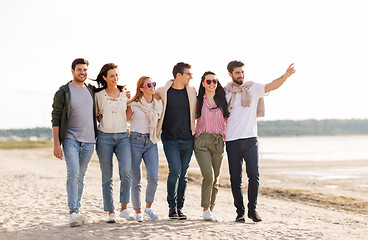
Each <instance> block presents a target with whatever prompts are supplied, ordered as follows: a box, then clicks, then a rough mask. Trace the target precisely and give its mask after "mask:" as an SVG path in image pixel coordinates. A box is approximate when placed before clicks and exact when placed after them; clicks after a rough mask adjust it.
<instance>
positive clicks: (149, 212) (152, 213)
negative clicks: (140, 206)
mask: <svg viewBox="0 0 368 240" xmlns="http://www.w3.org/2000/svg"><path fill="white" fill-rule="evenodd" d="M144 213H145V214H146V215H147V216H148V217H149V218H151V219H152V220H157V219H158V216H157V214H156V213H155V211H153V209H152V208H146V209H145V210H144Z"/></svg>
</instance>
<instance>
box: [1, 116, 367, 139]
mask: <svg viewBox="0 0 368 240" xmlns="http://www.w3.org/2000/svg"><path fill="white" fill-rule="evenodd" d="M340 135H344V136H346V135H368V119H326V120H315V119H309V120H262V119H260V120H259V121H258V136H260V137H278V136H280V137H295V136H340ZM51 139H52V130H51V128H48V127H36V128H23V129H0V141H24V140H31V141H37V140H51Z"/></svg>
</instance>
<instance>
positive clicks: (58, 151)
mask: <svg viewBox="0 0 368 240" xmlns="http://www.w3.org/2000/svg"><path fill="white" fill-rule="evenodd" d="M54 156H55V157H57V158H59V159H60V160H62V159H63V150H62V149H61V146H60V145H57V146H54Z"/></svg>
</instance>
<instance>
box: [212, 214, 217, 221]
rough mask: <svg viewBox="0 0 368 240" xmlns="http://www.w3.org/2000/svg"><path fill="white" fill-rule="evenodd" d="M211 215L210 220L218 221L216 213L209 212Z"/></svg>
mask: <svg viewBox="0 0 368 240" xmlns="http://www.w3.org/2000/svg"><path fill="white" fill-rule="evenodd" d="M211 215H212V219H213V220H212V221H214V222H218V218H217V217H216V215H215V214H214V213H213V212H211Z"/></svg>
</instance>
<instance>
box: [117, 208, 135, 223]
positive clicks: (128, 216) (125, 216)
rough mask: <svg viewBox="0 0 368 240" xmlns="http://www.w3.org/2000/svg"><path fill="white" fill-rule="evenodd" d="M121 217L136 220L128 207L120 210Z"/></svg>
mask: <svg viewBox="0 0 368 240" xmlns="http://www.w3.org/2000/svg"><path fill="white" fill-rule="evenodd" d="M120 217H122V218H125V219H126V220H128V221H134V217H133V216H131V215H130V213H129V211H128V209H124V210H123V211H120Z"/></svg>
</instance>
